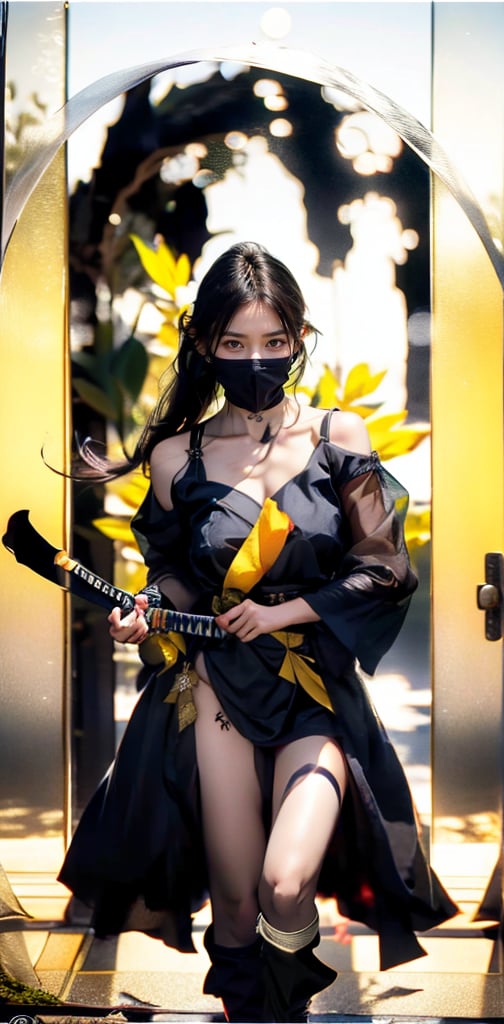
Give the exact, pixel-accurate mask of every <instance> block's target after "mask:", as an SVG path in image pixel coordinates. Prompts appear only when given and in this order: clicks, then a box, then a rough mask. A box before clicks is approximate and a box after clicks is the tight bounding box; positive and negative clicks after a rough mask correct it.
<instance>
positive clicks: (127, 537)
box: [93, 516, 137, 547]
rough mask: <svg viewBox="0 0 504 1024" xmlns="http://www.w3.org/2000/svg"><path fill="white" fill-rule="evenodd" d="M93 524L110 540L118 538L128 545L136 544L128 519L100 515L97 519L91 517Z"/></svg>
mask: <svg viewBox="0 0 504 1024" xmlns="http://www.w3.org/2000/svg"><path fill="white" fill-rule="evenodd" d="M93 526H95V527H96V529H97V530H99V531H100V533H103V534H104V535H105V537H110V540H119V541H121V543H122V544H127V545H128V546H129V547H136V546H137V543H136V540H135V538H134V536H133V533H132V531H131V529H130V524H129V519H123V518H122V517H119V516H102V517H101V518H99V519H93Z"/></svg>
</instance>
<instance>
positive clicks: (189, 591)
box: [131, 487, 198, 612]
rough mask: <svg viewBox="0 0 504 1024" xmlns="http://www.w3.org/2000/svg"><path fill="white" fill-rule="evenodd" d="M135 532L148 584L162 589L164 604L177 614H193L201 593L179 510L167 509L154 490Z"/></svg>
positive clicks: (136, 519) (134, 525)
mask: <svg viewBox="0 0 504 1024" xmlns="http://www.w3.org/2000/svg"><path fill="white" fill-rule="evenodd" d="M131 528H132V530H133V533H134V535H135V537H136V539H137V542H138V546H139V548H140V551H141V552H142V555H143V558H144V561H145V564H146V566H147V570H148V572H147V581H148V583H149V584H156V586H158V587H159V589H160V591H161V594H162V595H163V604H164V605H165V606H166V605H170V606H171V607H172V608H176V609H177V611H181V612H187V611H191V609H192V607H193V605H194V603H195V601H196V600H197V597H198V592H197V589H196V587H195V585H194V582H193V581H192V578H191V572H190V566H189V565H188V559H187V553H186V552H187V544H186V543H185V540H184V535H183V528H182V524H181V521H180V515H179V512H178V510H176V509H170V511H167V510H166V509H163V508H162V507H161V505H160V504H159V502H158V500H157V498H156V496H155V494H154V491H153V490H152V487H150V488H149V490H148V492H147V495H146V497H145V499H144V501H143V503H142V505H141V506H140V508H139V510H138V512H137V513H136V515H135V517H134V518H133V520H132V523H131Z"/></svg>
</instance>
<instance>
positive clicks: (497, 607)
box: [476, 551, 504, 640]
mask: <svg viewBox="0 0 504 1024" xmlns="http://www.w3.org/2000/svg"><path fill="white" fill-rule="evenodd" d="M476 602H477V605H478V608H480V609H481V611H483V612H484V613H485V637H486V639H487V640H500V639H501V638H502V618H503V614H502V613H503V605H504V557H503V555H501V553H500V551H488V552H487V554H486V555H485V582H484V583H480V584H479V585H478V587H477V591H476Z"/></svg>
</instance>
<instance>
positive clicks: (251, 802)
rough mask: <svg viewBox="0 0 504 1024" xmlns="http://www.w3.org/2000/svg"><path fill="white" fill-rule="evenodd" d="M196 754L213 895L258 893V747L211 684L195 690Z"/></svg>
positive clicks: (239, 897) (261, 845)
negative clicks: (230, 716)
mask: <svg viewBox="0 0 504 1024" xmlns="http://www.w3.org/2000/svg"><path fill="white" fill-rule="evenodd" d="M194 698H195V704H196V710H197V719H196V723H195V736H196V756H197V762H198V773H199V780H200V792H201V804H202V816H203V829H204V836H205V848H206V853H207V858H208V866H209V873H210V885H211V891H212V899H213V900H214V899H216V900H221V901H223V902H226V901H227V902H228V903H229V904H230V906H231V905H232V904H233V903H237V904H238V903H240V902H241V901H243V900H244V899H246V898H247V897H250V896H251V894H252V893H254V894H255V892H256V889H257V883H258V880H259V877H260V874H261V868H262V862H263V858H264V850H265V834H264V825H263V815H262V796H261V790H260V786H259V780H258V778H257V773H256V769H255V759H254V747H253V745H252V744H251V743H250V742H249V741H248V740H247V739H245V737H244V736H242V735H241V733H239V732H238V730H237V729H235V727H234V726H233V725H232V724H231V722H230V721H229V719H228V718H227V716H226V714H225V712H224V710H223V708H222V707H221V704H220V702H219V700H218V699H217V697H216V695H215V693H214V691H213V689H212V687H211V686H210V685H209V684H207V683H205V682H203V681H200V683H199V684H198V686H197V687H196V690H195V691H194Z"/></svg>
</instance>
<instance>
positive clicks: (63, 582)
mask: <svg viewBox="0 0 504 1024" xmlns="http://www.w3.org/2000/svg"><path fill="white" fill-rule="evenodd" d="M2 543H3V545H4V547H5V548H7V550H8V551H10V552H11V553H12V554H13V555H14V557H15V558H16V561H17V562H19V563H20V564H21V565H26V566H27V567H28V568H29V569H32V570H33V572H36V573H38V575H39V576H43V577H44V579H46V580H49V581H50V582H51V583H56V584H57V585H58V586H60V587H63V588H64V589H65V590H69V591H70V592H71V593H72V594H76V595H77V596H79V597H84V598H86V600H88V601H90V602H91V603H92V604H97V605H100V606H101V607H102V608H106V609H107V610H108V611H111V610H112V608H116V607H119V608H121V609H122V610H123V611H124V612H125V613H126V612H129V611H132V609H133V608H134V607H135V598H134V596H133V594H129V593H128V591H127V590H121V588H120V587H115V586H114V585H113V584H112V583H108V582H107V580H103V579H102V578H101V576H97V574H96V573H95V572H92V571H91V570H90V569H87V568H86V567H85V566H84V565H82V564H81V563H80V562H78V561H77V560H76V559H75V558H71V557H70V555H68V554H67V552H66V551H61V550H58V548H55V547H53V545H52V544H49V542H48V541H47V540H45V538H44V537H42V535H41V534H40V533H38V531H37V530H36V529H35V527H34V526H33V525H32V523H31V522H30V513H29V511H28V509H20V510H19V511H18V512H14V513H13V515H12V516H11V517H10V519H9V522H8V524H7V530H6V532H5V534H4V536H3V537H2ZM145 617H146V619H147V622H148V623H149V629H150V631H151V632H153V633H169V632H170V631H171V632H173V633H187V634H188V635H189V636H200V637H207V638H211V637H223V636H225V633H224V631H223V630H221V629H219V627H218V626H217V624H216V622H215V619H214V618H213V617H212V616H211V615H191V614H189V613H188V612H177V611H174V610H171V609H166V608H152V607H150V608H148V609H147V611H146V616H145Z"/></svg>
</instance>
